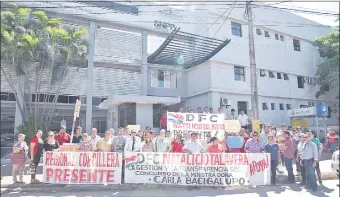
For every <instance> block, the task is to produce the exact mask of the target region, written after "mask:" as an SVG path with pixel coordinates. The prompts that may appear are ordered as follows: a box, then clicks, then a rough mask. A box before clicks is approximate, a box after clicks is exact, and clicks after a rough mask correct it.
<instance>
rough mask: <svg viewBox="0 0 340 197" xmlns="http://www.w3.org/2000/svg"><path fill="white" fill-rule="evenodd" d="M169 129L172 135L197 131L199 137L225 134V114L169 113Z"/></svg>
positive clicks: (219, 136)
mask: <svg viewBox="0 0 340 197" xmlns="http://www.w3.org/2000/svg"><path fill="white" fill-rule="evenodd" d="M167 129H168V130H169V131H170V132H171V134H172V136H176V135H182V136H184V135H186V134H190V133H197V134H198V139H205V136H206V135H207V134H208V133H210V134H211V136H212V137H214V136H215V137H218V138H222V137H223V136H224V114H204V113H179V112H177V113H176V112H168V113H167Z"/></svg>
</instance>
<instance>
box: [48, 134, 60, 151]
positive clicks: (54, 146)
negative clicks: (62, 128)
mask: <svg viewBox="0 0 340 197" xmlns="http://www.w3.org/2000/svg"><path fill="white" fill-rule="evenodd" d="M58 149H59V143H58V141H57V140H55V139H54V133H53V131H50V132H48V137H47V140H46V142H45V144H44V150H45V151H57V150H58Z"/></svg>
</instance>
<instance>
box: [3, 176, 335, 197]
mask: <svg viewBox="0 0 340 197" xmlns="http://www.w3.org/2000/svg"><path fill="white" fill-rule="evenodd" d="M338 183H339V181H338V180H332V181H324V186H320V187H319V191H317V192H311V191H309V190H306V189H305V188H302V187H300V186H299V185H296V184H294V185H289V186H275V187H271V186H266V187H259V188H248V189H244V188H243V189H233V190H222V189H218V188H209V187H206V188H201V189H197V190H191V191H190V190H188V189H184V188H172V189H171V190H167V189H163V190H147V189H143V190H138V191H120V192H119V191H103V192H80V193H70V192H68V193H63V192H59V193H48V194H47V193H32V192H31V193H18V192H15V193H9V194H1V196H4V197H47V196H48V197H84V196H86V197H109V196H111V197H178V196H185V197H282V196H292V197H296V196H299V197H312V196H317V197H338V195H339V188H338V187H337V186H336V184H338Z"/></svg>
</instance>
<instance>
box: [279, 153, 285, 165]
mask: <svg viewBox="0 0 340 197" xmlns="http://www.w3.org/2000/svg"><path fill="white" fill-rule="evenodd" d="M280 157H281V161H282V166H283V167H285V157H284V156H283V153H280Z"/></svg>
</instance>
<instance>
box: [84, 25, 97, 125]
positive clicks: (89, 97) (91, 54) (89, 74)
mask: <svg viewBox="0 0 340 197" xmlns="http://www.w3.org/2000/svg"><path fill="white" fill-rule="evenodd" d="M95 34H96V24H95V22H93V21H90V28H89V46H88V47H89V56H88V66H87V78H86V81H87V93H86V127H85V128H84V129H85V131H91V129H92V95H93V92H92V91H93V70H94V69H93V67H94V53H95V38H96V35H95Z"/></svg>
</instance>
